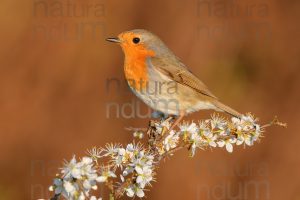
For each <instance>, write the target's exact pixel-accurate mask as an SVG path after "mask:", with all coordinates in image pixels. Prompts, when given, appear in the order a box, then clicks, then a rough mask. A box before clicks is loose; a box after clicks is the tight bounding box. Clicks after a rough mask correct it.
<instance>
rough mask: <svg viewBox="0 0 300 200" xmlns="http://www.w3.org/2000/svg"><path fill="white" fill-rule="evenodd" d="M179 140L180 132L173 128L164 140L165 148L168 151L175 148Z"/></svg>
mask: <svg viewBox="0 0 300 200" xmlns="http://www.w3.org/2000/svg"><path fill="white" fill-rule="evenodd" d="M178 140H179V136H178V134H176V133H175V131H173V130H172V131H171V132H170V133H169V135H168V136H167V137H166V138H165V139H164V141H163V145H164V149H165V150H166V151H169V150H170V149H173V148H175V147H176V146H177V143H178Z"/></svg>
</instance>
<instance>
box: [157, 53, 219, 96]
mask: <svg viewBox="0 0 300 200" xmlns="http://www.w3.org/2000/svg"><path fill="white" fill-rule="evenodd" d="M151 64H152V66H153V67H154V68H155V69H157V70H158V71H160V72H161V73H163V74H164V75H166V76H168V77H170V79H172V80H174V81H176V82H177V83H179V84H182V85H185V86H188V87H190V88H192V89H194V90H196V91H197V92H199V93H201V94H203V95H206V96H209V97H212V98H214V99H217V97H216V96H215V95H213V94H212V93H211V92H210V91H209V89H208V88H207V86H206V85H205V84H204V83H203V82H202V81H201V80H199V79H198V78H197V77H196V76H195V75H194V74H193V73H192V72H191V71H189V70H188V69H187V68H186V66H185V65H183V64H182V63H181V62H172V61H171V62H170V60H168V62H166V61H164V60H162V59H159V58H155V57H154V58H152V59H151Z"/></svg>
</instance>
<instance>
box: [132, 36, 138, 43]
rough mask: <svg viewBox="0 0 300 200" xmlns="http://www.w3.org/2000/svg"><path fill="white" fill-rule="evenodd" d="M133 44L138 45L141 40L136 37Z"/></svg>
mask: <svg viewBox="0 0 300 200" xmlns="http://www.w3.org/2000/svg"><path fill="white" fill-rule="evenodd" d="M132 42H133V43H134V44H137V43H139V42H140V38H138V37H135V38H133V39H132Z"/></svg>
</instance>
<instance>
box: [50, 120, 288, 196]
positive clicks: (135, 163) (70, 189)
mask: <svg viewBox="0 0 300 200" xmlns="http://www.w3.org/2000/svg"><path fill="white" fill-rule="evenodd" d="M257 122H258V120H257V119H255V118H254V117H253V116H252V115H251V114H246V115H244V116H243V117H241V119H239V118H235V117H233V118H231V120H228V119H225V118H223V117H221V116H219V115H216V114H214V115H212V116H211V118H210V119H207V120H204V121H200V122H199V123H197V124H196V123H194V122H192V123H188V122H183V123H182V124H180V125H179V126H178V127H177V128H176V130H171V128H170V127H172V125H173V121H172V118H168V119H166V120H161V121H152V120H151V121H150V123H149V126H148V128H147V129H135V128H132V127H130V128H127V130H130V131H134V133H133V135H134V137H136V138H138V139H141V142H142V139H144V140H145V142H144V145H143V144H142V143H141V142H139V143H134V142H133V143H130V144H128V145H127V146H126V147H123V146H122V145H120V144H107V145H106V146H105V147H104V148H96V147H94V148H93V149H91V150H88V155H87V156H85V157H83V158H82V159H80V160H79V161H77V160H76V158H75V156H73V158H72V159H71V160H70V161H69V162H65V165H64V167H63V168H62V170H61V173H60V175H58V177H57V178H55V179H54V182H53V185H52V186H51V187H50V190H51V191H53V192H54V196H53V198H52V200H58V199H59V198H60V197H62V198H65V199H70V200H77V199H78V200H84V199H91V200H97V199H102V198H99V197H98V198H97V197H96V196H91V195H90V193H91V191H92V190H97V188H98V185H100V184H104V185H105V186H106V187H107V188H108V190H109V191H110V195H109V197H107V199H110V200H114V199H118V198H121V197H123V196H124V195H126V196H128V197H136V196H137V197H140V198H143V197H144V196H145V190H146V188H148V187H149V186H151V183H152V182H153V181H154V180H155V174H156V172H155V171H156V170H157V169H158V166H159V165H160V164H161V161H162V160H164V159H165V158H166V157H168V156H170V155H173V154H174V153H176V152H177V151H179V150H182V149H187V150H188V151H189V155H190V156H191V157H193V156H194V155H195V153H196V151H197V150H198V149H202V150H205V149H207V148H225V149H226V150H227V151H228V152H229V153H232V151H233V146H234V145H237V146H238V145H242V144H243V145H244V146H252V145H253V144H254V143H255V142H257V141H259V140H260V139H261V138H262V136H263V132H264V129H265V128H267V127H270V126H272V125H278V126H282V127H286V124H285V123H282V122H280V121H279V120H278V119H277V117H275V118H274V119H273V120H272V121H271V122H270V123H268V124H265V125H262V126H260V125H259V124H258V123H257ZM145 130H146V131H145ZM143 131H145V132H143ZM145 136H147V137H146V138H145ZM100 164H101V165H100Z"/></svg>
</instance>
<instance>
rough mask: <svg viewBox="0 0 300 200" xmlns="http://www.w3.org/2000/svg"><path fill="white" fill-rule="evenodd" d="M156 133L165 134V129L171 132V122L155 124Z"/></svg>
mask: <svg viewBox="0 0 300 200" xmlns="http://www.w3.org/2000/svg"><path fill="white" fill-rule="evenodd" d="M154 126H155V129H156V132H157V133H158V134H161V133H162V132H163V130H164V129H167V130H169V129H170V127H171V124H170V122H169V121H162V122H158V123H155V124H154Z"/></svg>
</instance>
